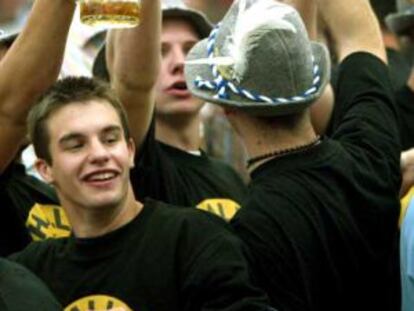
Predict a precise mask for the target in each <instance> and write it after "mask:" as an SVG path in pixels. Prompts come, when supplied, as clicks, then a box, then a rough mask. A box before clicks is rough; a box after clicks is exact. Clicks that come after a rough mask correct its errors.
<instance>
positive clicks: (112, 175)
mask: <svg viewBox="0 0 414 311" xmlns="http://www.w3.org/2000/svg"><path fill="white" fill-rule="evenodd" d="M118 176H119V173H118V172H116V171H113V170H110V171H109V170H108V171H100V172H93V173H90V174H87V175H86V176H84V177H83V178H82V180H83V181H84V182H86V183H88V184H90V185H94V186H105V185H109V184H111V183H112V181H114V180H115V179H116V178H117V177H118Z"/></svg>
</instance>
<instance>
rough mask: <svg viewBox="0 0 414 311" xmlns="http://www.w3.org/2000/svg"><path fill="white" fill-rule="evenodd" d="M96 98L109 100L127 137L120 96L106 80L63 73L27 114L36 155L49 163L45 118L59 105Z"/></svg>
mask: <svg viewBox="0 0 414 311" xmlns="http://www.w3.org/2000/svg"><path fill="white" fill-rule="evenodd" d="M91 100H100V101H104V102H107V103H108V104H110V105H111V106H112V107H113V108H114V109H115V110H116V113H117V114H118V116H119V119H120V121H121V125H122V128H123V131H124V136H125V139H126V140H129V138H130V131H129V126H128V120H127V116H126V113H125V110H124V109H123V107H122V105H121V103H120V100H119V99H118V97H117V96H116V94H115V92H114V91H113V90H112V89H111V88H110V86H109V84H108V83H106V82H104V81H101V80H98V79H92V78H87V77H67V78H64V79H62V80H59V81H58V82H56V83H55V84H54V85H53V86H52V87H51V88H50V89H49V90H48V91H47V92H46V93H44V94H43V96H42V97H41V98H40V99H39V101H38V102H37V104H36V105H34V106H33V107H32V109H31V110H30V112H29V116H28V118H27V128H28V133H29V138H30V140H31V142H32V144H33V147H34V150H35V153H36V155H37V157H38V158H41V159H44V160H45V161H46V162H47V163H49V164H51V163H52V157H51V154H50V150H49V143H50V135H49V132H48V128H47V121H48V119H49V118H50V117H51V115H52V114H53V113H54V112H56V111H58V110H59V109H61V108H63V107H65V106H68V105H70V104H75V103H76V104H80V103H88V102H89V101H91Z"/></svg>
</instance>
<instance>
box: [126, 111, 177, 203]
mask: <svg viewBox="0 0 414 311" xmlns="http://www.w3.org/2000/svg"><path fill="white" fill-rule="evenodd" d="M166 164H168V162H166V160H165V157H164V155H163V153H162V151H161V150H160V146H159V143H158V141H157V140H156V139H155V119H154V117H153V118H152V121H151V125H150V127H149V130H148V133H147V136H146V138H145V140H144V142H143V143H142V145H141V146H139V147H138V149H137V152H136V155H135V159H134V167H133V168H132V170H131V172H130V179H131V184H132V189H133V190H134V194H135V196H136V198H137V199H138V200H144V199H145V198H146V197H151V198H153V199H157V200H160V201H164V202H169V200H168V195H167V194H168V189H167V188H166V187H165V185H167V181H166V180H165V178H167V177H166V174H167V172H168V169H167V168H166Z"/></svg>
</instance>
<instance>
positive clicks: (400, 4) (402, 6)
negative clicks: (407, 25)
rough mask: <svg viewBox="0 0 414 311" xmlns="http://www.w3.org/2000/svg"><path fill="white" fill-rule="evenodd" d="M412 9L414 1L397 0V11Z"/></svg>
mask: <svg viewBox="0 0 414 311" xmlns="http://www.w3.org/2000/svg"><path fill="white" fill-rule="evenodd" d="M411 9H414V3H411V2H409V1H407V0H397V10H398V12H403V11H406V10H411Z"/></svg>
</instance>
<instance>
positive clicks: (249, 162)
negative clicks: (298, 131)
mask: <svg viewBox="0 0 414 311" xmlns="http://www.w3.org/2000/svg"><path fill="white" fill-rule="evenodd" d="M320 142H321V137H320V136H319V135H318V136H316V138H315V139H314V140H313V141H311V142H310V143H309V144H306V145H300V146H296V147H291V148H286V149H282V150H276V151H272V152H269V153H265V154H262V155H259V156H256V157H253V158H250V159H249V160H247V168H249V167H251V166H252V165H253V164H255V163H257V162H259V161H262V160H264V159H269V158H280V157H283V156H286V155H289V154H294V153H299V152H304V151H306V150H309V149H311V148H312V147H315V146H317V145H319V143H320Z"/></svg>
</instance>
